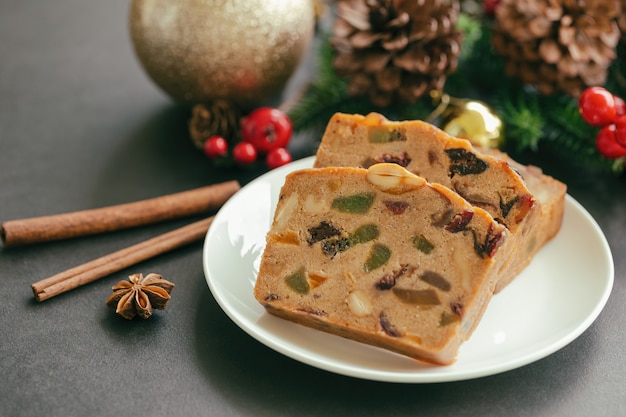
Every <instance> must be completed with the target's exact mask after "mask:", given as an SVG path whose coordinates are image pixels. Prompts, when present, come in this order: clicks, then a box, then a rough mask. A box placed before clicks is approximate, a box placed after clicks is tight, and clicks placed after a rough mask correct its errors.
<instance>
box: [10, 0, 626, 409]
mask: <svg viewBox="0 0 626 417" xmlns="http://www.w3.org/2000/svg"><path fill="white" fill-rule="evenodd" d="M128 3H129V2H126V1H114V2H107V1H94V0H82V1H79V0H58V1H54V2H44V1H41V0H35V1H23V2H17V1H6V0H3V1H0V221H5V220H10V219H17V218H24V217H30V216H40V215H45V214H53V213H61V212H67V211H73V210H78V209H86V208H93V207H100V206H106V205H111V204H117V203H124V202H129V201H135V200H139V199H143V198H148V197H154V196H158V195H163V194H167V193H173V192H177V191H182V190H185V189H190V188H195V187H199V186H202V185H205V184H210V183H214V182H219V181H224V180H228V179H232V178H237V179H239V180H240V181H241V182H242V183H247V182H248V181H250V180H251V179H252V178H254V177H255V176H257V175H259V174H261V173H262V172H255V171H253V172H246V171H238V170H217V169H215V168H211V167H210V166H209V164H207V162H206V160H205V159H204V157H203V156H202V155H201V154H200V153H199V152H198V151H196V150H195V148H194V147H193V145H192V144H191V142H190V140H189V139H188V136H187V128H186V122H187V117H188V109H187V108H184V107H182V106H178V105H175V104H173V103H172V102H171V101H170V100H169V99H168V98H167V97H166V96H165V95H164V94H162V93H161V92H160V91H159V90H158V89H157V88H156V87H155V86H154V84H153V83H152V82H151V81H150V80H149V79H148V78H147V77H146V76H145V74H144V72H143V71H142V69H141V68H140V66H139V65H138V62H137V60H136V59H135V57H134V55H133V51H132V47H131V43H130V41H129V35H128V30H127V12H128ZM527 157H528V161H529V162H535V163H541V164H542V165H543V166H544V167H545V170H546V171H547V172H549V173H551V174H553V175H554V176H556V177H557V178H559V179H561V180H563V181H564V182H566V183H567V184H568V186H569V193H570V194H571V195H572V196H573V197H574V198H575V199H576V200H578V201H579V202H580V203H581V204H582V205H583V206H584V207H585V208H586V209H587V210H588V211H589V212H590V213H591V215H592V216H593V217H594V218H595V219H596V221H597V222H598V223H599V225H600V227H601V228H602V230H603V231H604V233H605V234H606V237H607V239H608V242H609V244H610V247H611V250H612V251H613V255H614V258H615V283H614V287H613V291H612V294H611V297H610V298H609V300H608V303H607V305H606V307H605V309H604V310H603V311H602V313H601V314H600V316H599V317H598V319H597V320H596V321H595V322H594V323H593V324H592V325H591V326H590V328H589V329H588V330H587V331H585V332H584V333H583V334H582V335H581V336H580V337H579V338H577V339H576V340H574V341H573V342H572V343H570V344H568V345H567V346H565V347H564V348H563V349H561V350H559V351H557V352H556V353H554V354H552V355H550V356H548V357H545V358H543V359H541V360H539V361H537V362H534V363H532V364H530V365H527V366H524V367H522V368H519V369H515V370H512V371H509V372H505V373H502V374H497V375H493V376H488V377H483V378H478V379H473V380H466V381H458V382H449V383H437V384H394V383H383V382H375V381H368V380H360V379H356V378H351V377H347V376H341V375H336V374H333V373H330V372H327V371H323V370H319V369H316V368H314V367H311V366H307V365H304V364H302V363H300V362H297V361H295V360H292V359H290V358H287V357H285V356H283V355H281V354H279V353H276V352H274V351H273V350H271V349H269V348H268V347H266V346H264V345H263V344H261V343H259V342H257V341H255V340H254V339H253V338H251V337H250V336H248V335H247V334H246V333H244V332H243V331H242V330H240V329H239V327H237V326H236V325H235V324H234V323H233V322H232V321H231V320H230V319H229V318H228V317H227V316H226V314H225V313H224V312H223V311H222V310H221V309H220V308H219V306H218V304H217V303H216V301H215V300H214V298H213V297H212V295H211V293H210V291H209V289H208V287H207V284H206V282H205V278H204V274H203V270H202V262H201V258H202V245H201V243H200V242H199V243H197V244H193V245H191V246H188V247H185V248H183V249H180V250H177V251H175V252H171V253H169V254H166V255H163V256H160V257H158V258H154V259H151V260H149V261H146V262H144V263H142V264H141V265H139V266H137V267H134V268H129V269H128V270H125V271H122V272H121V273H118V274H116V276H114V277H109V278H106V279H103V280H100V281H98V282H95V283H93V284H90V285H87V286H84V287H82V288H80V289H77V290H75V291H72V292H70V293H67V294H64V295H62V296H59V297H56V298H54V299H52V300H48V301H46V302H44V303H38V302H36V301H35V300H34V298H33V296H32V293H31V290H30V284H31V283H32V282H34V281H37V280H39V279H41V278H44V277H47V276H49V275H52V274H54V273H56V272H60V271H62V270H65V269H67V268H70V267H72V266H75V265H78V264H80V263H83V262H85V261H87V260H90V259H93V258H96V257H98V256H101V255H104V254H107V253H110V252H113V251H115V250H117V249H119V248H122V247H125V246H128V245H131V244H133V243H136V242H140V241H142V240H145V239H147V238H149V237H152V236H154V235H156V234H159V233H162V232H165V231H168V230H171V229H173V228H174V227H176V226H179V225H182V224H185V223H186V222H187V220H180V221H173V222H167V223H163V224H159V225H154V226H149V227H142V228H138V229H134V230H127V231H122V232H116V233H111V234H106V235H100V236H94V237H86V238H80V239H75V240H68V241H63V242H57V243H51V244H44V245H34V246H28V247H23V248H12V249H11V248H3V249H2V250H0V294H1V295H2V301H1V302H0V375H1V376H0V415H2V416H36V415H42V416H44V415H45V416H86V415H94V416H119V415H133V416H144V415H155V416H164V415H175V416H179V415H180V416H200V415H212V416H256V417H259V416H293V415H301V416H309V415H310V416H314V415H315V416H329V415H345V416H348V415H349V416H360V417H364V416H373V415H385V416H401V415H406V416H409V415H411V416H415V415H428V416H455V417H459V416H503V415H507V416H567V417H575V416H585V417H587V416H620V415H626V395H625V393H626V388H625V387H626V350H625V349H624V346H626V331H625V330H624V323H626V308H625V307H624V306H625V305H626V283H624V280H626V258H625V257H624V256H623V254H624V253H626V239H625V238H624V234H626V181H625V180H624V178H621V179H619V178H612V177H610V176H606V175H598V174H593V173H591V174H589V173H585V172H581V171H580V170H577V169H572V168H571V167H570V166H567V165H563V164H559V163H558V162H555V161H554V160H552V159H551V158H540V157H539V156H538V155H528V156H527ZM542 159H545V160H542ZM565 261H566V260H565ZM137 271H142V272H148V271H158V272H160V273H161V274H163V275H164V276H165V277H167V278H169V279H171V280H173V281H175V282H176V288H175V290H174V292H173V299H172V301H171V303H170V305H169V307H168V309H167V310H165V311H164V312H157V314H155V317H153V318H151V319H150V320H146V321H141V320H135V321H133V322H127V321H125V320H123V319H121V318H119V317H117V316H115V315H114V314H113V313H112V312H111V311H110V310H109V309H108V308H107V307H106V306H105V305H104V300H105V299H106V297H107V296H108V294H109V293H110V286H111V285H112V283H114V282H116V281H117V280H118V279H122V278H124V277H125V276H126V275H128V274H129V273H133V272H137ZM530 307H532V306H529V308H530Z"/></svg>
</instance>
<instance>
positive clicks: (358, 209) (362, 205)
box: [331, 193, 374, 214]
mask: <svg viewBox="0 0 626 417" xmlns="http://www.w3.org/2000/svg"><path fill="white" fill-rule="evenodd" d="M372 203H374V193H359V194H354V195H349V196H346V197H344V196H339V197H337V198H335V199H334V200H333V204H332V205H331V207H332V208H334V209H335V210H339V211H342V212H344V213H357V214H362V213H367V211H368V210H369V209H370V207H371V206H372Z"/></svg>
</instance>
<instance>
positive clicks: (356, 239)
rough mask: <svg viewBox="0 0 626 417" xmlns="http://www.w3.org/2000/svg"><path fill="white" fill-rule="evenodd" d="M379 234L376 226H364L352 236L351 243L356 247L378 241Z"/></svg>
mask: <svg viewBox="0 0 626 417" xmlns="http://www.w3.org/2000/svg"><path fill="white" fill-rule="evenodd" d="M379 234H380V232H379V231H378V226H376V225H375V224H364V225H363V226H359V228H358V229H356V230H355V231H354V233H352V235H350V242H351V243H352V244H354V245H356V244H358V243H365V242H369V241H370V240H374V239H376V238H377V237H378V235H379Z"/></svg>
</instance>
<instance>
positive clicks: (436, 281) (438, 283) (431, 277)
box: [420, 271, 452, 292]
mask: <svg viewBox="0 0 626 417" xmlns="http://www.w3.org/2000/svg"><path fill="white" fill-rule="evenodd" d="M420 279H421V280H422V281H424V282H425V283H427V284H430V285H432V286H433V287H437V288H439V289H440V290H441V291H446V292H447V291H450V288H452V286H451V285H450V283H449V282H448V280H446V279H445V278H444V277H442V276H441V275H440V274H438V273H436V272H434V271H426V272H424V273H423V274H422V275H420Z"/></svg>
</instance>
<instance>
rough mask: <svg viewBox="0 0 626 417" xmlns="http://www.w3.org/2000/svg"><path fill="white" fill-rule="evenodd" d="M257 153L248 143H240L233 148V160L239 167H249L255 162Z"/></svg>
mask: <svg viewBox="0 0 626 417" xmlns="http://www.w3.org/2000/svg"><path fill="white" fill-rule="evenodd" d="M256 157H257V151H256V149H255V148H254V146H252V144H251V143H248V142H240V143H238V144H237V145H235V147H234V148H233V159H235V162H237V163H238V164H241V165H249V164H251V163H253V162H254V161H256Z"/></svg>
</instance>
